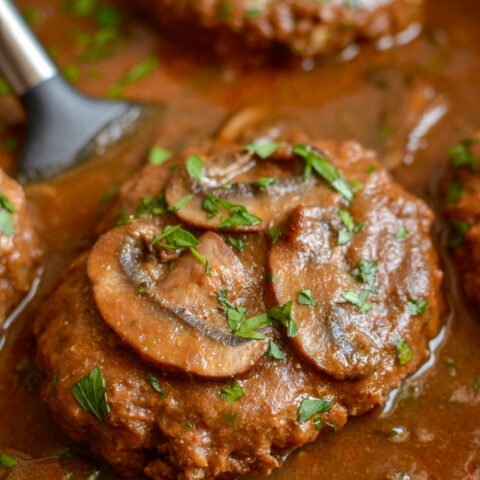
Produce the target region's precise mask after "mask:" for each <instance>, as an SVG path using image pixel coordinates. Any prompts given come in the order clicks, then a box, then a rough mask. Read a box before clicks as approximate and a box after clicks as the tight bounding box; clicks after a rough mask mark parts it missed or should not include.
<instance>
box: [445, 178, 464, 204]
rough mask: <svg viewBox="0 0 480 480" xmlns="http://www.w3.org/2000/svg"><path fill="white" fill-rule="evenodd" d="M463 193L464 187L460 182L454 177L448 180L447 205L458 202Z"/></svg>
mask: <svg viewBox="0 0 480 480" xmlns="http://www.w3.org/2000/svg"><path fill="white" fill-rule="evenodd" d="M462 195H463V188H462V185H461V184H460V182H459V181H458V180H457V179H456V178H453V179H452V180H450V182H448V190H447V198H446V202H447V205H453V204H454V203H457V202H458V201H459V200H460V198H462Z"/></svg>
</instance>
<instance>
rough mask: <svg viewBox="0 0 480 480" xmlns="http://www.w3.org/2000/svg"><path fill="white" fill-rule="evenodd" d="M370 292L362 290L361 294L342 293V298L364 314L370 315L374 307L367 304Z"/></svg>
mask: <svg viewBox="0 0 480 480" xmlns="http://www.w3.org/2000/svg"><path fill="white" fill-rule="evenodd" d="M370 293H371V291H370V290H362V291H361V292H360V293H357V292H347V293H342V298H343V299H344V300H346V301H347V302H348V303H351V304H352V305H355V306H356V307H358V309H359V310H360V311H361V312H362V313H368V312H370V310H372V306H371V305H370V304H369V303H368V302H367V298H368V296H369V295H370Z"/></svg>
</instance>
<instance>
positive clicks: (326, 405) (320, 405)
mask: <svg viewBox="0 0 480 480" xmlns="http://www.w3.org/2000/svg"><path fill="white" fill-rule="evenodd" d="M331 408H332V402H331V401H330V400H326V399H325V398H305V399H303V400H302V403H301V404H300V408H299V410H298V423H303V422H306V421H307V420H308V419H309V418H312V417H313V416H314V415H316V414H317V413H321V412H328V411H329V410H330V409H331Z"/></svg>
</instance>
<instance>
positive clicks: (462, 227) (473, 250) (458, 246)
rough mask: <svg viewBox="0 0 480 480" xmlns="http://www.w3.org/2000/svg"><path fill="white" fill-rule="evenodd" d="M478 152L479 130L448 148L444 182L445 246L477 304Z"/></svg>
mask: <svg viewBox="0 0 480 480" xmlns="http://www.w3.org/2000/svg"><path fill="white" fill-rule="evenodd" d="M479 155H480V143H479V134H476V135H474V136H472V137H471V138H467V139H465V140H463V141H461V142H459V143H458V144H457V145H455V146H454V147H452V148H450V149H449V151H448V156H449V160H450V166H449V170H448V178H447V181H448V183H447V185H446V186H445V204H446V217H447V220H448V221H449V223H450V239H449V246H450V248H451V249H452V250H453V252H454V256H455V260H456V262H455V263H456V267H457V269H458V271H459V273H460V276H461V277H462V286H463V288H464V289H465V291H466V293H467V295H468V296H469V297H470V298H471V299H472V300H473V301H475V302H476V303H477V305H480V175H479V173H478V161H479Z"/></svg>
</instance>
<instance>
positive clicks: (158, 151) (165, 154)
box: [148, 145, 172, 166]
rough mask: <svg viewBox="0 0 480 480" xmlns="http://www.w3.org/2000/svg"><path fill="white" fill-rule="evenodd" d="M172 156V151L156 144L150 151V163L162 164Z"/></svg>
mask: <svg viewBox="0 0 480 480" xmlns="http://www.w3.org/2000/svg"><path fill="white" fill-rule="evenodd" d="M170 158H172V152H170V151H169V150H167V149H165V148H162V147H159V146H158V145H154V146H153V147H152V148H151V149H150V152H149V153H148V163H149V164H150V165H155V166H158V165H162V163H165V162H166V161H167V160H169V159H170Z"/></svg>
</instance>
